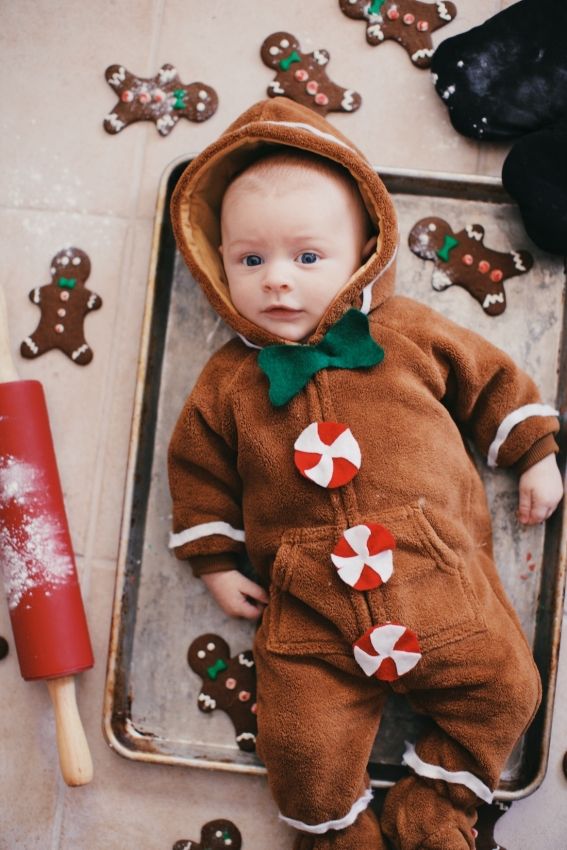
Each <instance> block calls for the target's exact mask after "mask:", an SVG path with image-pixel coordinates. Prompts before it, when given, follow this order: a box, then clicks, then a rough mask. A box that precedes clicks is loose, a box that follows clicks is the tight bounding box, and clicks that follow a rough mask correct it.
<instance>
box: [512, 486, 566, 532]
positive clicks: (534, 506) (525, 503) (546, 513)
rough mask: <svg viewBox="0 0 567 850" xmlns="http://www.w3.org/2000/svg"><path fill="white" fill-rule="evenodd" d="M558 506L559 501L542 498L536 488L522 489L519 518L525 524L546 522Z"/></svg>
mask: <svg viewBox="0 0 567 850" xmlns="http://www.w3.org/2000/svg"><path fill="white" fill-rule="evenodd" d="M556 507H557V501H555V500H550V499H542V498H540V497H539V496H538V493H537V491H535V490H526V491H525V492H524V491H522V490H520V502H519V505H518V519H519V521H520V522H521V523H522V524H524V525H536V524H537V523H539V522H545V520H546V519H548V518H549V517H550V516H551V514H552V513H553V511H554V510H555V508H556Z"/></svg>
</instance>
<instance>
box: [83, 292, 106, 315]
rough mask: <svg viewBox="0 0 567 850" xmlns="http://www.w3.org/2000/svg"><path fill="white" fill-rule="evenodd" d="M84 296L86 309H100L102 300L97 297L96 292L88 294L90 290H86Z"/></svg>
mask: <svg viewBox="0 0 567 850" xmlns="http://www.w3.org/2000/svg"><path fill="white" fill-rule="evenodd" d="M85 294H86V295H87V302H86V309H87V311H90V310H98V309H100V307H102V298H101V297H100V295H97V294H96V292H90V290H88V289H86V290H85Z"/></svg>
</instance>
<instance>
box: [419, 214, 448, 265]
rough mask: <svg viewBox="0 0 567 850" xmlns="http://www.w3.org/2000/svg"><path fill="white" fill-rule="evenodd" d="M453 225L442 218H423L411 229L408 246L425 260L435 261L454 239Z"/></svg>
mask: <svg viewBox="0 0 567 850" xmlns="http://www.w3.org/2000/svg"><path fill="white" fill-rule="evenodd" d="M453 236H454V234H453V231H452V229H451V225H450V224H449V223H448V222H446V221H445V220H444V219H442V218H435V217H429V218H422V219H421V220H420V221H418V222H417V223H416V224H414V226H413V227H412V229H411V232H410V235H409V238H408V244H409V247H410V249H411V251H413V253H414V254H417V256H418V257H421V258H422V259H423V260H434V259H435V257H436V256H437V253H438V252H439V251H443V248H444V246H446V245H447V242H448V241H450V239H451V237H453Z"/></svg>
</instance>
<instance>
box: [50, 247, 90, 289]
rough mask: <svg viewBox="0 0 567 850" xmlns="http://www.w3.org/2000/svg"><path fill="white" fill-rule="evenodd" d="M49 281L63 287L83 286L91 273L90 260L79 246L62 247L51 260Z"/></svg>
mask: <svg viewBox="0 0 567 850" xmlns="http://www.w3.org/2000/svg"><path fill="white" fill-rule="evenodd" d="M50 272H51V282H52V283H56V284H59V286H62V287H63V288H65V287H68V288H69V289H74V288H75V287H76V286H84V284H85V282H86V280H87V278H88V277H89V275H90V273H91V261H90V259H89V257H88V256H87V254H85V252H84V251H81V249H80V248H63V250H62V251H58V253H57V254H55V256H54V257H53V259H52V260H51V265H50Z"/></svg>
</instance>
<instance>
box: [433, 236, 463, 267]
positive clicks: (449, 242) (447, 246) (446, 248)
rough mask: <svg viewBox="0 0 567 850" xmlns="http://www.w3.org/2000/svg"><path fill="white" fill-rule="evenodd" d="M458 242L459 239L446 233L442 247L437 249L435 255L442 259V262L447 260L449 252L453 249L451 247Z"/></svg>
mask: <svg viewBox="0 0 567 850" xmlns="http://www.w3.org/2000/svg"><path fill="white" fill-rule="evenodd" d="M458 244H459V240H458V239H455V237H454V236H450V235H449V234H447V235H446V236H445V238H444V240H443V247H442V248H440V249H439V250H438V251H437V256H438V257H439V259H440V260H443V262H444V263H448V262H449V254H450V253H451V251H452V250H453V248H454V247H455V246H456V245H458Z"/></svg>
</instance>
